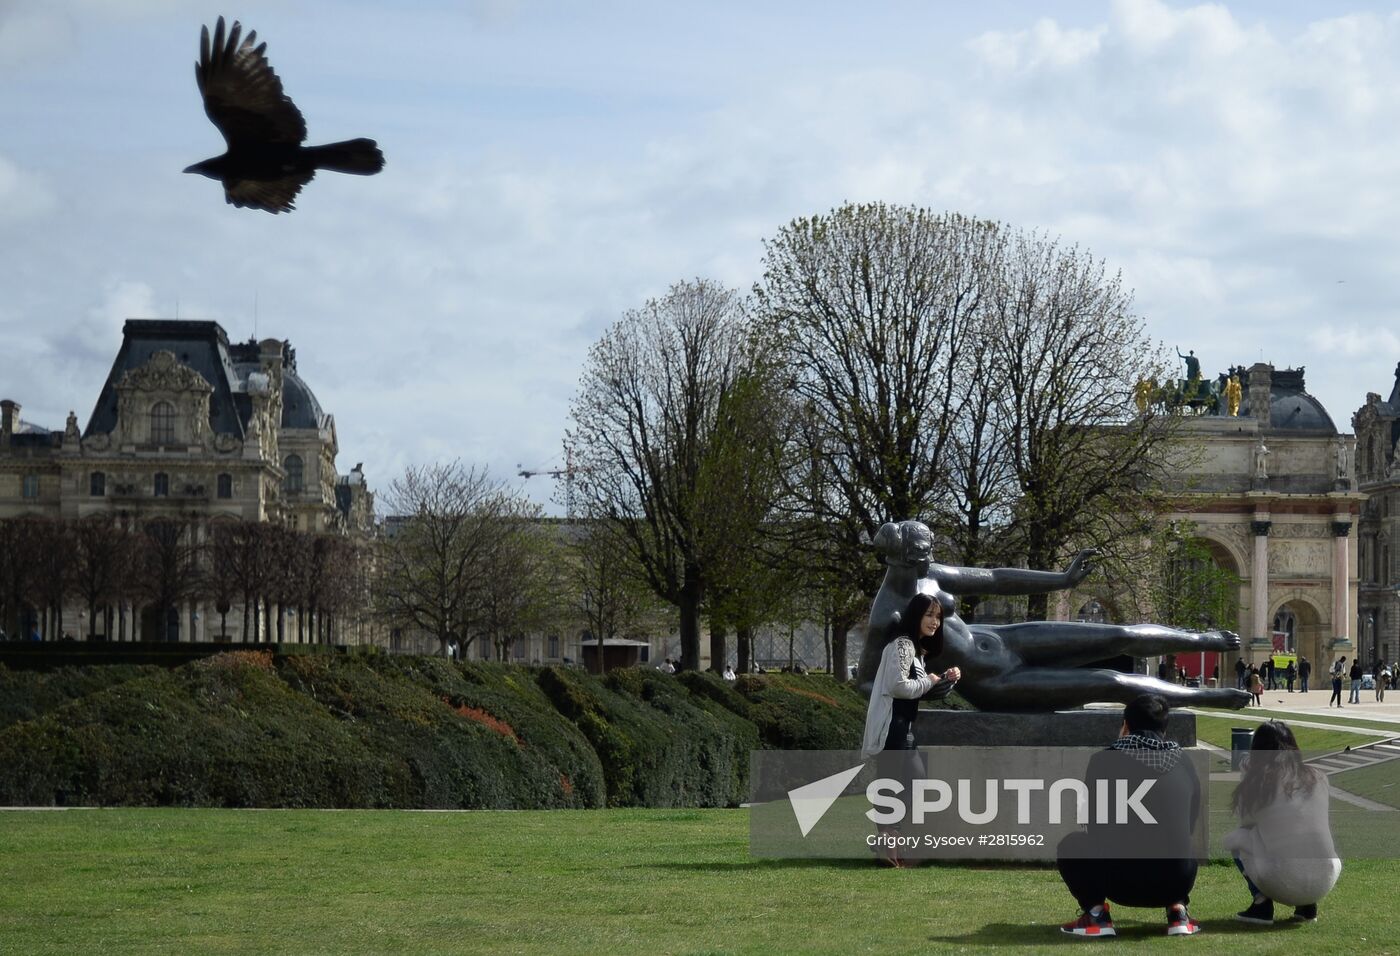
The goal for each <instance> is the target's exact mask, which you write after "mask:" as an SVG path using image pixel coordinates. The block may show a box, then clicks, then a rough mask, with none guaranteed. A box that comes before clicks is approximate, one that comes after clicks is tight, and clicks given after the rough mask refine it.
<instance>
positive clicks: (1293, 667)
mask: <svg viewBox="0 0 1400 956" xmlns="http://www.w3.org/2000/svg"><path fill="white" fill-rule="evenodd" d="M1283 679H1284V681H1285V682H1286V683H1287V684H1288V692H1289V693H1290V694H1291V693H1293V682H1294V681H1295V680H1297V679H1298V665H1297V664H1295V663H1293V662H1292V661H1289V662H1288V670H1286V671H1284V672H1283Z"/></svg>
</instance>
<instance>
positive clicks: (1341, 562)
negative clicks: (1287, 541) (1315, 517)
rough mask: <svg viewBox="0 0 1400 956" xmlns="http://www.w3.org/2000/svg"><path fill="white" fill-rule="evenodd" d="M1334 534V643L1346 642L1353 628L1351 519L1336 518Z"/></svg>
mask: <svg viewBox="0 0 1400 956" xmlns="http://www.w3.org/2000/svg"><path fill="white" fill-rule="evenodd" d="M1332 536H1333V540H1334V541H1335V545H1334V547H1333V549H1332V640H1333V643H1334V644H1345V643H1347V641H1348V638H1349V637H1350V635H1349V634H1348V633H1347V632H1348V630H1350V628H1351V608H1350V606H1349V605H1350V601H1349V600H1348V597H1349V588H1350V586H1351V567H1350V562H1349V561H1348V558H1349V554H1348V551H1349V547H1348V546H1349V545H1350V544H1351V521H1350V520H1342V519H1341V518H1334V519H1333V521H1332ZM1356 650H1357V653H1358V654H1360V653H1364V652H1365V649H1364V648H1362V647H1360V646H1358V647H1357V649H1356Z"/></svg>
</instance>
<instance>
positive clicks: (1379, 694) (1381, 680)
mask: <svg viewBox="0 0 1400 956" xmlns="http://www.w3.org/2000/svg"><path fill="white" fill-rule="evenodd" d="M1389 686H1390V667H1389V666H1388V665H1387V664H1386V663H1385V661H1381V672H1380V673H1379V674H1377V675H1376V703H1378V704H1383V703H1385V691H1386V688H1387V687H1389Z"/></svg>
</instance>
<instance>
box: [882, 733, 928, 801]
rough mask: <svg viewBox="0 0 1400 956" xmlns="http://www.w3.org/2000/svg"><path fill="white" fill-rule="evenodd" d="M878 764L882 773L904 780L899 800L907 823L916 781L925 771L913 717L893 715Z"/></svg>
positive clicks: (901, 781) (894, 778) (900, 780)
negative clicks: (915, 743)
mask: <svg viewBox="0 0 1400 956" xmlns="http://www.w3.org/2000/svg"><path fill="white" fill-rule="evenodd" d="M878 766H879V770H880V773H882V774H885V775H888V776H889V777H890V778H891V779H893V780H898V781H899V782H900V783H902V784H904V790H903V792H902V793H901V794H900V802H902V803H903V804H904V823H905V824H908V823H909V822H910V820H909V814H910V809H911V805H912V803H913V790H914V781H915V780H917V779H919V778H921V777H923V775H924V761H923V758H922V757H920V756H919V751H918V749H917V748H915V746H914V717H912V716H910V717H901V716H900V715H899V714H898V713H896V714H895V715H894V716H893V717H892V718H891V719H890V731H889V733H888V734H886V735H885V749H884V751H882V752H881V754H880V759H879V761H878ZM897 827H898V825H896V828H897Z"/></svg>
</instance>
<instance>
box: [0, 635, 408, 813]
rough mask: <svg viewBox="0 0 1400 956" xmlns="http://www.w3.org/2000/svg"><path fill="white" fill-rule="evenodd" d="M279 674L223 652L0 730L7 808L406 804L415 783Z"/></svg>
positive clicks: (254, 657) (250, 657) (267, 662)
mask: <svg viewBox="0 0 1400 956" xmlns="http://www.w3.org/2000/svg"><path fill="white" fill-rule="evenodd" d="M360 736H361V735H360V734H359V733H357V732H356V730H355V729H354V728H348V727H346V726H345V725H344V724H343V723H341V722H340V721H338V720H337V719H335V718H334V717H333V716H332V715H330V714H329V713H328V712H326V711H324V710H323V709H318V708H317V707H315V706H314V705H313V704H312V702H311V701H309V700H308V699H307V698H306V697H304V696H302V695H300V694H297V693H295V692H293V691H292V690H291V689H290V688H288V687H287V686H286V684H284V683H283V682H282V681H280V680H279V679H278V678H277V675H276V674H275V673H273V669H272V663H271V656H270V655H267V654H261V655H260V654H223V655H219V656H217V657H211V658H209V659H207V660H205V661H200V662H198V663H195V664H190V665H186V666H184V667H181V668H178V669H176V670H166V669H164V668H160V669H157V670H156V672H155V673H152V674H149V675H147V676H144V677H138V678H136V679H133V680H129V681H125V682H122V683H120V684H117V685H115V686H111V687H107V688H105V689H103V690H100V691H97V692H96V693H93V694H90V695H88V696H87V697H84V698H81V699H79V700H75V701H72V702H71V703H69V704H66V705H64V706H62V707H59V708H57V709H55V710H53V711H52V712H50V713H48V714H46V715H45V716H43V717H41V718H39V719H38V720H34V721H25V722H21V723H17V724H15V725H13V726H11V727H9V728H7V729H6V730H5V731H4V732H3V733H0V768H3V770H2V771H0V803H7V804H22V805H54V804H56V805H79V804H81V805H126V806H167V805H177V806H226V807H314V806H324V807H334V806H392V805H404V804H403V803H400V802H399V801H397V800H395V799H394V797H395V796H396V795H400V794H406V793H407V792H408V791H407V787H406V786H405V784H406V781H405V780H403V779H399V776H400V775H396V774H395V772H394V771H395V768H393V767H391V766H387V765H386V764H385V763H384V762H383V761H380V760H375V759H374V758H373V756H372V755H370V754H367V753H366V752H365V750H364V748H363V746H362V745H361V743H360V740H359V739H358V738H359V737H360Z"/></svg>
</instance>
